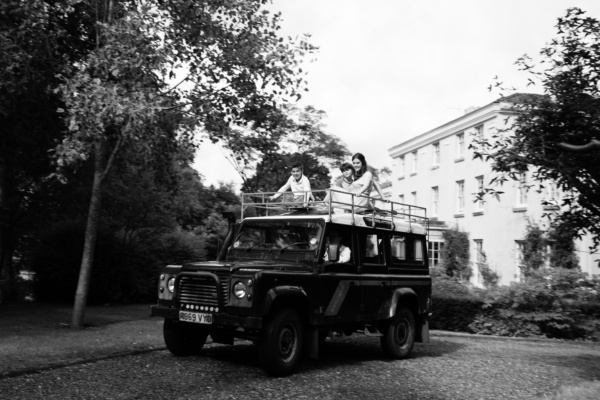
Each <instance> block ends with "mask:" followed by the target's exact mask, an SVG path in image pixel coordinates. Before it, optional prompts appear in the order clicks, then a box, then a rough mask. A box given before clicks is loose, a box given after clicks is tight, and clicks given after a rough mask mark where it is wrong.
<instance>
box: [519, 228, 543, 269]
mask: <svg viewBox="0 0 600 400" xmlns="http://www.w3.org/2000/svg"><path fill="white" fill-rule="evenodd" d="M522 254H523V260H522V261H523V264H522V265H520V268H521V272H522V274H523V276H524V277H526V278H527V277H530V276H531V275H532V274H533V272H534V271H538V270H539V269H540V268H542V267H543V266H544V265H545V263H546V255H547V254H546V240H545V238H544V232H543V231H542V229H541V228H540V226H539V225H538V224H536V223H535V222H533V221H531V220H528V221H527V225H526V226H525V235H524V238H523V248H522Z"/></svg>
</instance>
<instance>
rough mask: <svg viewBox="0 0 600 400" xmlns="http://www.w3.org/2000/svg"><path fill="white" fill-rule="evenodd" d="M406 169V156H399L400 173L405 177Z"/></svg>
mask: <svg viewBox="0 0 600 400" xmlns="http://www.w3.org/2000/svg"><path fill="white" fill-rule="evenodd" d="M404 171H405V164H404V156H401V157H398V175H399V176H401V177H403V176H404Z"/></svg>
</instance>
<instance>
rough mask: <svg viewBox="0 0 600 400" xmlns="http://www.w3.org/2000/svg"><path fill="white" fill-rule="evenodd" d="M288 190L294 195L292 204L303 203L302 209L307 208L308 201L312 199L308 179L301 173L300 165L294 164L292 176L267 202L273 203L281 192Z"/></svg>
mask: <svg viewBox="0 0 600 400" xmlns="http://www.w3.org/2000/svg"><path fill="white" fill-rule="evenodd" d="M288 189H291V190H292V193H293V195H294V199H293V202H294V203H303V204H304V207H307V206H308V204H307V203H308V201H310V199H311V198H312V192H311V189H310V181H309V180H308V178H307V177H306V176H305V175H304V174H303V173H302V165H301V164H294V165H292V176H290V178H289V179H288V180H287V182H286V183H285V185H283V186H282V187H281V188H280V189H279V190H278V191H277V193H275V194H274V195H272V196H271V197H269V200H271V201H273V200H275V199H276V198H278V197H279V196H281V195H282V194H283V192H285V191H287V190H288Z"/></svg>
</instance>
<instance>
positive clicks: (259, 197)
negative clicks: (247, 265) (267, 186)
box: [242, 189, 429, 232]
mask: <svg viewBox="0 0 600 400" xmlns="http://www.w3.org/2000/svg"><path fill="white" fill-rule="evenodd" d="M277 193H279V194H280V196H279V198H277V199H275V200H273V201H270V200H269V199H270V197H271V196H272V195H274V194H277ZM339 214H350V220H351V221H352V224H355V223H356V218H362V219H363V220H364V221H365V223H366V224H367V225H368V226H372V227H378V228H384V229H386V228H387V229H390V230H393V229H394V226H395V224H396V223H397V222H398V221H402V223H403V224H404V225H405V224H407V223H408V224H409V225H410V224H412V223H416V224H419V225H421V226H424V227H425V229H426V231H427V232H428V231H429V219H428V218H427V209H426V208H424V207H419V206H415V205H411V204H405V203H398V202H395V201H389V200H381V199H379V198H375V197H367V196H358V195H356V194H353V193H349V192H346V191H344V190H341V189H340V190H338V189H326V190H312V191H306V192H259V193H242V219H244V217H250V216H276V215H328V216H329V218H330V219H331V220H334V218H333V217H334V216H335V215H339Z"/></svg>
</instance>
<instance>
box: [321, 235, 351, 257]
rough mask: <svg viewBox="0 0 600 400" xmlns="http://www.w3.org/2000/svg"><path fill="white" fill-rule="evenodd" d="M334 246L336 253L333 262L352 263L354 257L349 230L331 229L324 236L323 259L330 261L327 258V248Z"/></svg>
mask: <svg viewBox="0 0 600 400" xmlns="http://www.w3.org/2000/svg"><path fill="white" fill-rule="evenodd" d="M332 245H333V246H335V247H334V248H335V250H336V251H337V255H336V258H335V262H336V263H338V264H344V263H352V262H353V259H354V254H353V253H354V252H353V251H352V236H351V235H350V232H345V231H342V230H337V229H332V230H331V231H330V232H329V234H328V235H327V238H326V246H325V255H324V257H323V260H324V261H325V262H330V260H329V248H330V247H331V246H332Z"/></svg>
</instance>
